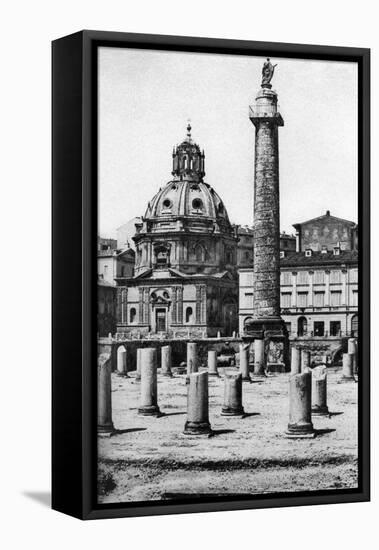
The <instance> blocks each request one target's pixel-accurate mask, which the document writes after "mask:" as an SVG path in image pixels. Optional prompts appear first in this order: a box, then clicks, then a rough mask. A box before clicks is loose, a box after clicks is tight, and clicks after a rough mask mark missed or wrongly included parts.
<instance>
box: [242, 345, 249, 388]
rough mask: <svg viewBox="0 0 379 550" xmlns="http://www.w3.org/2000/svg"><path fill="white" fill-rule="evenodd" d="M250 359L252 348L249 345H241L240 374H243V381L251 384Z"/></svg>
mask: <svg viewBox="0 0 379 550" xmlns="http://www.w3.org/2000/svg"><path fill="white" fill-rule="evenodd" d="M249 358H250V346H249V344H241V345H240V352H239V360H240V373H241V376H242V380H243V381H246V382H251V378H250V367H249Z"/></svg>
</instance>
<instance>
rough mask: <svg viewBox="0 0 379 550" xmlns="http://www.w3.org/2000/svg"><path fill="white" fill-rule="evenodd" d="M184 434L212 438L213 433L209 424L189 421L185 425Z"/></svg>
mask: <svg viewBox="0 0 379 550" xmlns="http://www.w3.org/2000/svg"><path fill="white" fill-rule="evenodd" d="M183 434H184V435H196V436H199V435H202V436H206V437H211V435H212V434H213V432H212V428H211V425H210V423H209V422H190V421H188V420H187V422H186V423H185V425H184V430H183Z"/></svg>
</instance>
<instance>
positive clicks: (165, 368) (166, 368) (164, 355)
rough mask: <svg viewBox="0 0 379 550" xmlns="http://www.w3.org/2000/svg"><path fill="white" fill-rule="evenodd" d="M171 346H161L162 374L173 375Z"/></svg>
mask: <svg viewBox="0 0 379 550" xmlns="http://www.w3.org/2000/svg"><path fill="white" fill-rule="evenodd" d="M171 367H172V360H171V346H162V348H161V374H162V376H168V377H171V376H172V372H171Z"/></svg>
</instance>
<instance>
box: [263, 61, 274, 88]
mask: <svg viewBox="0 0 379 550" xmlns="http://www.w3.org/2000/svg"><path fill="white" fill-rule="evenodd" d="M276 66H277V64H276V65H272V63H271V61H270V58H269V57H268V58H267V61H265V62H264V64H263V68H262V84H261V86H262V88H271V84H270V82H271V80H272V77H273V76H274V70H275V67H276Z"/></svg>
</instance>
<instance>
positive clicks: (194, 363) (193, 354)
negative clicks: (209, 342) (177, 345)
mask: <svg viewBox="0 0 379 550" xmlns="http://www.w3.org/2000/svg"><path fill="white" fill-rule="evenodd" d="M198 370H199V365H198V356H197V344H196V342H188V344H187V374H191V373H192V372H197V371H198Z"/></svg>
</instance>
